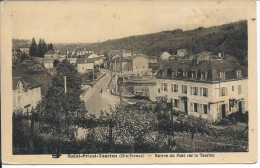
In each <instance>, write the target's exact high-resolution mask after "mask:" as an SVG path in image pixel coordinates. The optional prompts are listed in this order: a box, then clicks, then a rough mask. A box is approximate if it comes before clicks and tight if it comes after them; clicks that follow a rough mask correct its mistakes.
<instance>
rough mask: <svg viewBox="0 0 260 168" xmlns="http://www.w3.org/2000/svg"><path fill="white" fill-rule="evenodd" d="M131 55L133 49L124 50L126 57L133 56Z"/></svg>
mask: <svg viewBox="0 0 260 168" xmlns="http://www.w3.org/2000/svg"><path fill="white" fill-rule="evenodd" d="M131 56H132V53H131V50H123V57H124V58H127V57H131Z"/></svg>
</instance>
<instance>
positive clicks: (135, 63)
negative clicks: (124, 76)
mask: <svg viewBox="0 0 260 168" xmlns="http://www.w3.org/2000/svg"><path fill="white" fill-rule="evenodd" d="M148 62H149V61H148V57H147V56H146V55H141V54H138V55H135V56H133V58H132V67H133V73H134V74H138V75H141V74H146V73H148V71H149V68H148Z"/></svg>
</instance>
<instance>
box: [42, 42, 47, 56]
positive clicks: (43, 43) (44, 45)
mask: <svg viewBox="0 0 260 168" xmlns="http://www.w3.org/2000/svg"><path fill="white" fill-rule="evenodd" d="M42 48H43V51H44V54H45V53H46V52H47V51H48V47H47V44H46V43H45V41H44V39H42Z"/></svg>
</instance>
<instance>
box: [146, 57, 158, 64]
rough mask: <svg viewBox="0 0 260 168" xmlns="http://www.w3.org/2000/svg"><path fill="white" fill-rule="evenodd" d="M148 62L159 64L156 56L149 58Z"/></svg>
mask: <svg viewBox="0 0 260 168" xmlns="http://www.w3.org/2000/svg"><path fill="white" fill-rule="evenodd" d="M147 58H148V62H149V63H157V57H156V56H148V57H147Z"/></svg>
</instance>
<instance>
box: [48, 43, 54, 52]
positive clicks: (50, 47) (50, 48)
mask: <svg viewBox="0 0 260 168" xmlns="http://www.w3.org/2000/svg"><path fill="white" fill-rule="evenodd" d="M50 50H54V49H53V45H52V43H50V44H49V45H48V51H50Z"/></svg>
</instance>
